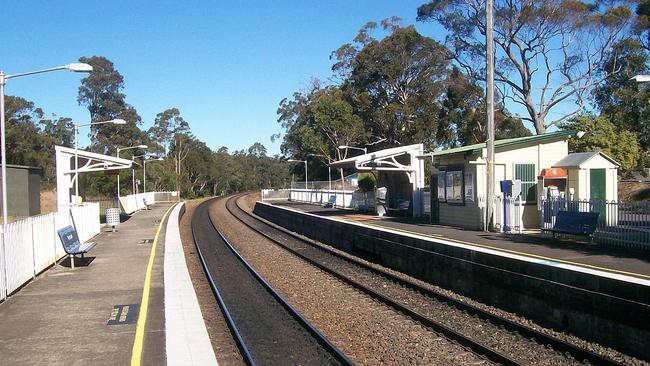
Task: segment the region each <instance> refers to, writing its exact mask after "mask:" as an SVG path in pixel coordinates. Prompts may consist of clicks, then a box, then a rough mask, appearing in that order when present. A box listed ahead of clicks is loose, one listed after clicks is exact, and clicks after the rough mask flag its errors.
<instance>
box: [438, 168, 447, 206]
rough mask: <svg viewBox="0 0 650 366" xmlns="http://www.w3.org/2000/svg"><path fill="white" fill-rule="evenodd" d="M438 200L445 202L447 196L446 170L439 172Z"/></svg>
mask: <svg viewBox="0 0 650 366" xmlns="http://www.w3.org/2000/svg"><path fill="white" fill-rule="evenodd" d="M438 200H440V201H442V202H445V201H446V200H447V198H446V197H445V172H444V171H439V172H438Z"/></svg>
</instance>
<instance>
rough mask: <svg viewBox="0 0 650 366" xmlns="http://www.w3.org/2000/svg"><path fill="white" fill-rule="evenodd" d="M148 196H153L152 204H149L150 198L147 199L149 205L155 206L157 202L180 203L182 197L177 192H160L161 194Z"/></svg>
mask: <svg viewBox="0 0 650 366" xmlns="http://www.w3.org/2000/svg"><path fill="white" fill-rule="evenodd" d="M147 194H152V196H153V197H151V203H149V198H147V204H153V203H156V202H178V201H179V200H180V195H179V194H178V192H176V191H160V192H148V193H147Z"/></svg>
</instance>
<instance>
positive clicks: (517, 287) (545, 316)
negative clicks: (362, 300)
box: [254, 201, 650, 359]
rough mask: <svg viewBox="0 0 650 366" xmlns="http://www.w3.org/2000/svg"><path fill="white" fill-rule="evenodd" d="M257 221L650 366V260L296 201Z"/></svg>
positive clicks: (259, 206) (276, 205)
mask: <svg viewBox="0 0 650 366" xmlns="http://www.w3.org/2000/svg"><path fill="white" fill-rule="evenodd" d="M254 213H255V214H257V215H258V216H260V217H262V218H264V219H266V220H268V221H270V222H272V223H274V224H276V225H279V226H282V227H284V228H285V229H288V230H290V231H293V232H295V233H297V234H300V235H303V236H306V237H308V238H310V239H313V240H317V241H319V242H322V243H325V244H328V245H331V246H333V247H334V248H336V249H339V250H342V251H345V252H348V253H350V254H353V255H355V256H358V257H361V258H364V259H366V260H368V261H370V262H374V263H377V264H380V265H382V266H384V267H388V268H390V269H393V270H396V271H399V272H402V273H404V274H407V275H410V276H412V277H414V278H416V279H419V280H423V281H425V282H429V283H431V284H434V285H437V286H440V287H442V288H444V289H446V290H451V291H453V292H455V293H458V294H461V295H463V296H467V297H469V298H471V299H473V300H475V301H478V302H481V303H483V304H485V305H489V306H494V307H497V308H500V309H503V310H505V311H508V312H511V313H514V314H517V315H519V316H523V317H525V318H527V319H531V320H533V321H535V322H537V323H538V324H540V325H541V326H544V327H548V328H551V329H555V330H557V331H561V332H567V333H569V334H573V335H575V336H578V337H581V338H583V339H586V340H590V341H595V342H598V343H600V344H604V345H607V346H609V347H612V348H615V349H618V350H621V351H623V352H627V353H630V354H635V355H638V356H639V357H641V358H646V359H647V358H650V352H647V351H646V350H647V349H650V348H648V346H649V344H648V340H650V326H648V324H650V256H649V255H648V254H646V253H643V252H634V253H632V252H631V251H625V250H620V249H617V248H612V247H604V246H597V245H596V246H590V245H588V244H582V243H573V242H568V241H559V240H552V239H549V238H542V237H539V236H538V237H535V236H533V235H528V236H526V235H501V234H492V233H484V232H478V231H469V230H462V229H458V228H453V227H445V226H439V225H431V224H427V223H422V222H417V221H415V220H412V219H411V220H409V219H405V218H401V219H400V218H379V217H376V216H371V215H366V214H362V213H359V212H354V211H350V210H341V209H336V208H326V207H323V206H318V205H310V204H302V203H295V202H286V201H276V202H272V203H271V202H257V203H256V205H255V209H254ZM613 309H615V310H613ZM620 334H624V335H625V336H624V337H620V336H617V335H620Z"/></svg>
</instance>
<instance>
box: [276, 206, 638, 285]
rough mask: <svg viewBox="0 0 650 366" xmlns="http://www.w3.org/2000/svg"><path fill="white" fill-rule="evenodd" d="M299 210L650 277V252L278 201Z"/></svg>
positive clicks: (505, 252)
mask: <svg viewBox="0 0 650 366" xmlns="http://www.w3.org/2000/svg"><path fill="white" fill-rule="evenodd" d="M276 204H278V205H281V206H286V207H289V208H292V209H296V210H299V211H303V212H307V213H311V214H315V215H319V216H324V217H331V218H336V219H340V220H346V221H352V222H357V223H362V224H364V225H369V226H373V227H377V228H381V229H384V230H389V231H394V232H397V233H399V234H403V235H414V236H421V237H425V238H432V239H442V240H445V241H449V242H452V243H457V244H462V245H468V246H471V247H475V248H477V249H484V250H489V251H494V252H496V253H498V254H500V255H506V256H513V257H516V258H526V259H529V260H531V261H535V262H538V263H542V264H545V265H549V266H566V267H567V268H576V269H584V270H587V271H601V272H604V273H610V274H612V275H621V276H619V277H617V278H620V279H625V278H626V277H627V276H629V277H632V278H639V279H645V280H650V253H648V252H641V251H631V250H630V249H619V248H615V247H612V246H599V245H588V244H586V243H577V242H572V241H568V240H554V239H550V238H548V237H541V236H540V235H534V234H500V233H487V232H481V231H474V230H466V229H462V228H457V227H451V226H444V225H434V224H427V223H422V222H417V221H414V220H413V219H412V218H402V217H390V216H384V217H378V216H374V215H370V214H364V213H360V212H355V211H350V210H343V209H337V208H327V207H322V206H318V205H310V204H304V203H293V202H281V203H280V202H279V203H276Z"/></svg>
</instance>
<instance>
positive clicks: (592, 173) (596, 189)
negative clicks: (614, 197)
mask: <svg viewBox="0 0 650 366" xmlns="http://www.w3.org/2000/svg"><path fill="white" fill-rule="evenodd" d="M605 188H606V187H605V169H590V170H589V198H591V199H600V200H604V199H605V192H606V190H605Z"/></svg>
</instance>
